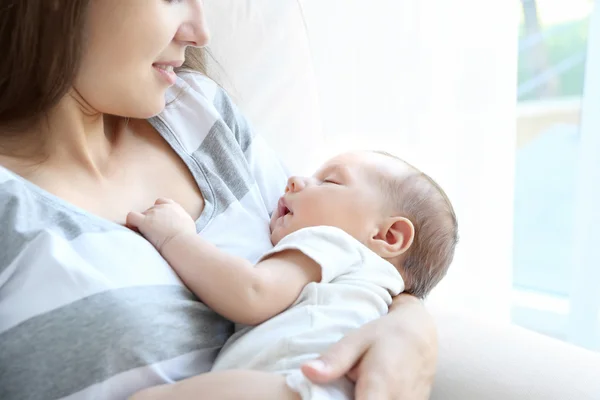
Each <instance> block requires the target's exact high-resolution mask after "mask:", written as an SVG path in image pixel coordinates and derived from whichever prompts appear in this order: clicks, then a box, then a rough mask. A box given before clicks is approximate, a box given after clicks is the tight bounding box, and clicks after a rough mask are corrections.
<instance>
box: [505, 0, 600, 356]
mask: <svg viewBox="0 0 600 400" xmlns="http://www.w3.org/2000/svg"><path fill="white" fill-rule="evenodd" d="M521 3H522V11H523V16H522V21H521V26H520V37H519V79H518V104H517V152H516V174H515V206H514V249H513V250H514V252H513V258H514V263H513V296H512V309H511V314H512V320H513V322H515V323H517V324H519V325H522V326H525V327H527V328H530V329H533V330H536V331H538V332H541V333H544V334H548V335H551V336H554V337H557V338H560V339H563V340H568V341H570V342H573V343H576V344H579V345H582V346H585V347H588V348H590V349H595V350H600V329H599V328H598V326H599V325H600V314H599V311H600V307H599V305H600V294H599V293H600V272H598V271H600V257H598V256H596V248H598V249H599V251H600V234H599V233H598V232H596V228H595V226H596V225H595V224H596V223H600V221H598V217H597V215H596V214H597V213H598V211H596V208H598V207H600V189H597V188H596V187H598V188H600V125H599V124H598V120H594V118H597V117H595V116H594V113H595V112H594V111H593V110H594V108H595V110H600V102H599V101H598V98H597V97H598V94H597V93H596V92H600V87H598V85H600V81H599V80H598V78H596V77H595V75H600V65H597V64H598V63H599V62H600V54H597V52H598V51H600V49H598V46H600V26H598V25H600V10H594V2H593V0H570V1H568V2H567V1H559V0H521ZM591 44H593V46H592V45H591ZM588 49H590V50H589V51H588ZM592 49H593V50H592Z"/></svg>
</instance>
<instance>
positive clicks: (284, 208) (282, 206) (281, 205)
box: [278, 197, 293, 217]
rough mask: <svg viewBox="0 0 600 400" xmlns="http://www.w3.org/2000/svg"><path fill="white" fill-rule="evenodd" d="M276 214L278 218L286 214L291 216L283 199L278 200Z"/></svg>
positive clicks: (290, 211)
mask: <svg viewBox="0 0 600 400" xmlns="http://www.w3.org/2000/svg"><path fill="white" fill-rule="evenodd" d="M278 212H279V216H280V217H285V216H286V215H288V214H293V212H292V210H290V208H289V207H288V204H287V202H286V201H285V199H284V198H283V197H281V198H280V199H279V204H278Z"/></svg>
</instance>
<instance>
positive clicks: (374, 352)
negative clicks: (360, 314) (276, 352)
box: [302, 294, 437, 400]
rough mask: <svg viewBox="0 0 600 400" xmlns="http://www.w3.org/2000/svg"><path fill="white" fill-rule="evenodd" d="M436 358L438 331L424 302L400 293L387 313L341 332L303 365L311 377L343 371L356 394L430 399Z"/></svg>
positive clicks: (326, 379)
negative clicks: (352, 384)
mask: <svg viewBox="0 0 600 400" xmlns="http://www.w3.org/2000/svg"><path fill="white" fill-rule="evenodd" d="M436 363H437V331H436V328H435V325H434V323H433V319H432V317H431V316H430V315H429V313H428V312H427V310H426V309H425V306H424V305H423V303H422V302H421V301H420V300H419V299H417V298H415V297H413V296H410V295H406V294H401V295H399V296H397V297H396V298H395V300H394V303H393V305H392V306H391V308H390V313H389V314H388V315H386V316H384V317H382V318H380V319H378V320H376V321H373V322H371V323H370V324H367V325H365V326H363V327H362V328H360V329H359V330H357V331H355V332H353V333H351V334H349V335H348V336H346V337H344V338H343V339H342V340H341V341H339V342H338V343H337V344H335V345H333V346H332V347H331V348H330V349H329V350H328V351H327V352H326V353H324V354H322V355H321V357H320V358H319V359H318V360H316V361H313V362H309V363H307V364H306V365H305V366H304V367H303V369H302V370H303V372H304V373H305V375H306V376H307V377H308V378H309V379H310V380H312V381H313V382H315V383H327V382H330V381H333V380H335V379H337V378H339V377H341V376H344V375H347V376H348V377H349V378H350V379H352V380H354V381H355V382H356V399H357V400H361V399H403V400H404V399H406V400H409V399H410V400H421V399H428V398H429V394H430V393H431V387H432V385H433V379H434V376H435V371H436Z"/></svg>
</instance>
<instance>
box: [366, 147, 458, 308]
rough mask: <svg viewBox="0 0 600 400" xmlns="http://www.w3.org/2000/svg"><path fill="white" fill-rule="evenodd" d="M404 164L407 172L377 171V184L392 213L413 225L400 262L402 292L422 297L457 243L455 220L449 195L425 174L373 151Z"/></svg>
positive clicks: (441, 274)
mask: <svg viewBox="0 0 600 400" xmlns="http://www.w3.org/2000/svg"><path fill="white" fill-rule="evenodd" d="M374 153H376V154H380V155H383V156H386V157H391V158H393V159H394V160H397V161H398V162H402V163H403V164H404V165H406V166H407V167H408V168H409V169H410V170H411V171H412V173H410V174H409V175H408V176H406V175H404V176H393V175H391V174H380V182H381V188H382V189H383V191H384V195H385V196H386V198H387V199H388V200H389V204H390V205H391V207H392V210H393V211H394V212H395V213H398V214H399V215H401V216H403V217H405V218H407V219H409V220H410V221H411V222H412V223H413V225H414V228H415V237H414V240H413V243H412V246H411V247H410V248H409V249H408V251H407V252H406V253H405V254H404V257H403V259H402V263H401V264H402V265H397V266H396V267H397V268H399V269H400V270H401V271H402V272H403V274H402V275H403V278H404V280H405V284H406V289H405V292H406V293H410V294H412V295H414V296H416V297H419V298H425V297H426V296H427V295H428V294H429V292H431V290H432V289H433V288H434V287H435V286H436V285H437V284H438V283H439V282H440V281H441V280H442V278H443V277H444V276H445V275H446V272H447V271H448V267H449V266H450V264H451V262H452V259H453V258H454V250H455V248H456V244H457V243H458V223H457V220H456V214H455V212H454V208H453V207H452V203H451V202H450V199H449V198H448V196H447V195H446V193H445V192H444V190H443V189H442V188H441V187H440V185H438V183H437V182H435V181H434V180H433V179H432V178H431V177H429V176H428V175H427V174H425V173H423V172H421V171H420V170H418V169H417V168H415V167H413V166H412V165H410V164H409V163H407V162H406V161H404V160H402V159H401V158H398V157H396V156H394V155H392V154H389V153H387V152H383V151H374Z"/></svg>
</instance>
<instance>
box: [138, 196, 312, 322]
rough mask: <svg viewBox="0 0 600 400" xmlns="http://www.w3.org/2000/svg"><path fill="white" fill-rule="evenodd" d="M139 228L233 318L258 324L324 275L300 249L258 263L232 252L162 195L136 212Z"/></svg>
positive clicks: (206, 298)
mask: <svg viewBox="0 0 600 400" xmlns="http://www.w3.org/2000/svg"><path fill="white" fill-rule="evenodd" d="M127 223H128V225H130V226H132V227H135V228H137V229H138V230H139V231H140V232H141V233H142V234H143V235H144V236H145V237H146V238H147V239H148V240H149V241H150V242H151V243H152V244H153V245H154V246H155V247H156V248H157V249H158V250H159V251H160V252H161V254H162V255H163V257H164V258H165V259H166V260H167V261H168V262H169V264H171V267H172V268H173V269H174V270H175V271H176V272H177V274H178V275H179V276H180V278H181V279H182V280H183V282H184V283H185V284H186V285H187V286H188V288H189V289H190V290H191V291H192V292H194V294H196V296H198V297H199V298H200V299H201V300H202V301H203V302H204V303H205V304H206V305H208V306H209V307H211V308H212V309H213V310H215V311H216V312H218V313H219V314H221V315H223V316H224V317H226V318H227V319H230V320H231V321H234V322H237V323H241V324H246V325H257V324H260V323H261V322H263V321H266V320H267V319H269V318H272V317H274V316H275V315H277V314H279V313H280V312H282V311H284V310H285V309H286V308H288V307H289V306H290V305H292V303H293V302H294V301H295V300H296V298H297V297H298V295H299V294H300V292H301V291H302V289H303V288H304V286H306V285H307V284H308V283H310V282H317V281H320V279H321V269H320V267H319V265H318V264H317V263H316V262H315V261H313V260H312V259H311V258H309V257H307V256H306V255H304V254H303V253H301V252H299V251H296V250H288V251H284V252H281V253H277V254H275V255H273V256H271V257H269V258H267V259H266V260H263V261H261V262H259V263H258V264H256V265H253V264H252V263H250V262H249V261H247V260H245V259H243V258H241V257H236V256H233V255H230V254H227V253H225V252H223V251H221V250H219V249H218V248H217V247H215V246H214V245H212V244H211V243H208V242H207V241H205V240H203V239H202V238H201V237H200V236H199V235H197V234H196V230H195V224H194V221H193V220H192V219H191V218H190V217H189V215H188V214H187V213H185V211H184V210H183V209H182V208H181V207H180V206H179V205H177V204H176V203H174V202H172V201H171V200H165V199H160V200H158V201H157V202H156V204H155V206H154V207H152V208H150V209H149V210H147V211H146V212H144V213H143V214H139V213H130V214H129V216H128V218H127Z"/></svg>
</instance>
